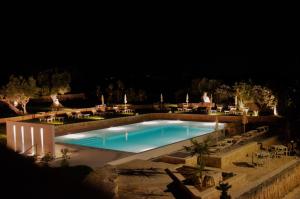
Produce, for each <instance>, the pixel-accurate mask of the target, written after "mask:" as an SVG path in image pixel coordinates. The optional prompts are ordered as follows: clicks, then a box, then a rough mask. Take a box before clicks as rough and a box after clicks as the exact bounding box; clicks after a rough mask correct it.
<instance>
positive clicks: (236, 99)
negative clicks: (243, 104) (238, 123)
mask: <svg viewBox="0 0 300 199" xmlns="http://www.w3.org/2000/svg"><path fill="white" fill-rule="evenodd" d="M237 104H238V98H237V95H236V96H235V97H234V105H235V107H237Z"/></svg>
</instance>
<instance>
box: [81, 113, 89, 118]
mask: <svg viewBox="0 0 300 199" xmlns="http://www.w3.org/2000/svg"><path fill="white" fill-rule="evenodd" d="M89 116H90V114H88V113H86V114H82V117H89Z"/></svg>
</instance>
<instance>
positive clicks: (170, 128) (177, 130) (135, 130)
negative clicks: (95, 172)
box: [55, 120, 223, 153]
mask: <svg viewBox="0 0 300 199" xmlns="http://www.w3.org/2000/svg"><path fill="white" fill-rule="evenodd" d="M219 128H223V124H219ZM214 129H215V123H214V122H191V121H180V120H153V121H147V122H141V123H135V124H130V125H124V126H116V127H110V128H106V129H99V130H93V131H86V132H82V133H74V134H68V135H64V136H59V137H56V138H55V139H56V142H59V143H66V144H74V145H80V146H87V147H94V148H103V149H112V150H118V151H127V152H134V153H138V152H142V151H147V150H150V149H154V148H157V147H160V146H164V145H168V144H172V143H175V142H179V141H182V140H186V139H190V138H193V137H196V136H200V135H204V134H207V133H210V132H212V131H214Z"/></svg>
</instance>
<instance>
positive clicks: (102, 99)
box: [101, 95, 104, 106]
mask: <svg viewBox="0 0 300 199" xmlns="http://www.w3.org/2000/svg"><path fill="white" fill-rule="evenodd" d="M101 104H102V106H104V96H103V95H101Z"/></svg>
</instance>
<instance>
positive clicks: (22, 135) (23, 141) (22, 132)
mask: <svg viewBox="0 0 300 199" xmlns="http://www.w3.org/2000/svg"><path fill="white" fill-rule="evenodd" d="M21 138H22V153H24V152H25V139H24V126H21Z"/></svg>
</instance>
